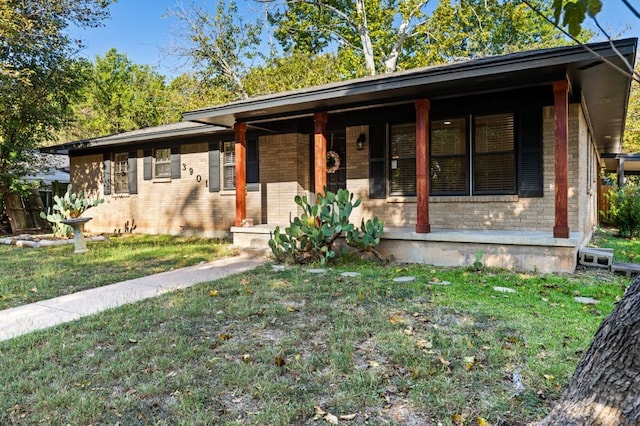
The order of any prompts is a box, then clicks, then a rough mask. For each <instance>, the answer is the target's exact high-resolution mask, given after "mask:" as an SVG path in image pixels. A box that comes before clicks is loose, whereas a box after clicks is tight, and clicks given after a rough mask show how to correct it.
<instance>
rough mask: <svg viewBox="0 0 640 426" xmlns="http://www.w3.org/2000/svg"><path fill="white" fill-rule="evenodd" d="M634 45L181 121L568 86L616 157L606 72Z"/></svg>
mask: <svg viewBox="0 0 640 426" xmlns="http://www.w3.org/2000/svg"><path fill="white" fill-rule="evenodd" d="M636 45H637V39H635V38H633V39H624V40H618V41H615V42H613V43H612V44H610V43H609V42H603V43H593V44H588V45H587V46H588V49H586V48H585V47H583V46H569V47H558V48H549V49H541V50H533V51H527V52H518V53H512V54H508V55H500V56H493V57H486V58H481V59H475V60H470V61H466V62H460V63H453V64H448V65H442V66H435V67H427V68H419V69H413V70H408V71H402V72H396V73H392V74H384V75H378V76H371V77H364V78H360V79H355V80H348V81H343V82H339V83H332V84H326V85H322V86H315V87H310V88H305V89H300V90H293V91H289V92H284V93H277V94H272V95H266V96H260V97H255V98H249V99H246V100H241V101H237V102H232V103H228V104H224V105H218V106H213V107H210V108H204V109H199V110H195V111H190V112H186V113H184V115H183V116H184V119H185V120H188V121H193V122H200V123H208V124H214V125H217V126H223V127H227V128H231V127H232V126H233V125H234V124H235V123H236V122H246V123H249V124H253V125H255V126H259V124H260V123H266V122H270V121H276V120H281V119H287V118H292V117H305V116H311V115H313V113H314V112H317V111H325V112H329V113H332V112H343V111H349V110H357V109H365V108H368V107H371V106H373V105H375V106H380V105H389V104H394V103H403V102H412V101H413V100H415V99H418V98H427V99H430V100H438V99H446V98H454V97H459V96H464V95H472V94H481V93H487V92H495V91H505V90H512V89H520V88H528V87H538V86H547V85H550V84H551V83H552V82H553V81H557V80H562V79H568V80H569V82H570V84H571V91H572V96H573V98H574V99H576V98H577V99H581V100H582V102H583V103H584V104H585V106H586V110H587V113H588V115H589V117H588V119H589V120H590V125H591V129H592V132H593V139H594V141H595V143H596V144H597V146H598V148H599V150H600V151H601V152H617V151H619V150H620V143H621V140H622V134H623V130H624V123H625V117H626V112H627V104H628V100H629V89H630V84H631V79H630V77H629V76H628V75H625V74H624V73H622V72H619V71H618V70H616V69H615V68H614V67H611V66H610V65H608V64H606V63H605V61H604V60H603V58H606V60H608V61H610V62H612V63H613V64H615V65H617V66H619V67H622V68H624V69H626V68H627V64H625V61H626V62H628V63H630V64H633V63H634V61H635V55H636Z"/></svg>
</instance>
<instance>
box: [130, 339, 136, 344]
mask: <svg viewBox="0 0 640 426" xmlns="http://www.w3.org/2000/svg"><path fill="white" fill-rule="evenodd" d="M129 343H138V341H137V340H136V339H129Z"/></svg>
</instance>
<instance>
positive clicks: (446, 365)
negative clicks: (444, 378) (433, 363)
mask: <svg viewBox="0 0 640 426" xmlns="http://www.w3.org/2000/svg"><path fill="white" fill-rule="evenodd" d="M438 361H440V364H442V365H443V366H445V367H448V366H449V365H450V364H451V362H450V361H447V360H446V359H444V358H442V355H438Z"/></svg>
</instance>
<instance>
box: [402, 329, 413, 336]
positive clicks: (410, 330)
mask: <svg viewBox="0 0 640 426" xmlns="http://www.w3.org/2000/svg"><path fill="white" fill-rule="evenodd" d="M404 334H406V335H407V336H413V327H409V328H406V329H405V330H404Z"/></svg>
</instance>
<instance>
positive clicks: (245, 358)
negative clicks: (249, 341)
mask: <svg viewBox="0 0 640 426" xmlns="http://www.w3.org/2000/svg"><path fill="white" fill-rule="evenodd" d="M249 361H251V355H249V354H244V355H242V362H244V363H245V364H248V363H249Z"/></svg>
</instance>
